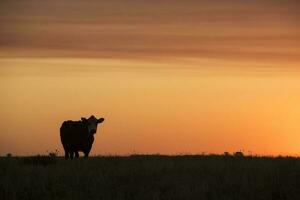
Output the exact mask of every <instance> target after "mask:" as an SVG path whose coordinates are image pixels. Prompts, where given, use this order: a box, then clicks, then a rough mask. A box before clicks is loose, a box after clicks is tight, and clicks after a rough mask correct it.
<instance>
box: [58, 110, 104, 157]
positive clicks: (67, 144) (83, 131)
mask: <svg viewBox="0 0 300 200" xmlns="http://www.w3.org/2000/svg"><path fill="white" fill-rule="evenodd" d="M103 121H104V118H99V119H97V118H96V117H95V116H94V115H92V116H90V117H89V118H88V119H86V118H84V117H82V118H81V120H80V121H71V120H68V121H64V122H63V123H62V125H61V127H60V139H61V143H62V145H63V148H64V150H65V158H66V159H68V158H71V159H73V157H74V154H75V157H76V158H78V157H79V153H78V152H79V151H81V152H83V153H84V156H85V157H88V156H89V153H90V151H91V148H92V145H93V142H94V134H95V133H96V132H97V125H98V124H100V123H102V122H103Z"/></svg>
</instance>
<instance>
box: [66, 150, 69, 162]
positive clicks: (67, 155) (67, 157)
mask: <svg viewBox="0 0 300 200" xmlns="http://www.w3.org/2000/svg"><path fill="white" fill-rule="evenodd" d="M65 159H66V160H68V159H69V152H67V151H65Z"/></svg>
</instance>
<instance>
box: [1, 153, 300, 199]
mask: <svg viewBox="0 0 300 200" xmlns="http://www.w3.org/2000/svg"><path fill="white" fill-rule="evenodd" d="M38 159H42V160H43V159H44V160H43V161H37V160H38ZM45 160H47V158H41V157H40V158H1V159H0V199H3V200H5V199H24V200H26V199H30V200H34V199H116V200H117V199H128V200H129V199H130V200H134V199H143V200H147V199H209V200H214V199H216V200H222V199H228V200H229V199H230V200H234V199H239V200H243V199H245V200H247V199H249V200H250V199H251V200H252V199H255V200H256V199H258V200H260V199H261V200H263V199H267V200H272V199H293V200H297V199H300V159H297V158H289V157H285V158H283V157H281V158H268V157H244V156H243V157H237V156H217V155H214V156H159V155H153V156H139V155H135V156H128V157H117V156H116V157H113V156H110V157H91V158H89V159H77V160H76V159H75V160H64V159H63V158H56V157H54V158H49V160H47V161H45ZM45 163H46V164H45Z"/></svg>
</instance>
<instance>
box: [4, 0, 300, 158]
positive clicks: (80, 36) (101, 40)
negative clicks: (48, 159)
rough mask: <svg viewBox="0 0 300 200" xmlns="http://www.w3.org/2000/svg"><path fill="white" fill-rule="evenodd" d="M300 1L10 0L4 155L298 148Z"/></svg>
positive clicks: (269, 151)
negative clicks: (94, 121)
mask: <svg viewBox="0 0 300 200" xmlns="http://www.w3.org/2000/svg"><path fill="white" fill-rule="evenodd" d="M299 9H300V4H299V2H298V1H296V0H295V1H276V0H275V1H248V2H245V1H222V2H220V1H211V0H210V1H201V2H199V1H179V0H178V1H165V2H164V3H162V2H160V1H129V0H128V1H127V0H125V1H121V0H118V1H117V0H116V1H101V2H99V1H89V2H88V3H87V2H85V1H72V3H71V2H70V1H57V2H53V1H43V2H41V1H32V0H30V1H3V3H2V6H1V7H0V13H1V15H0V27H2V28H1V29H0V93H1V99H0V121H1V123H0V155H5V154H6V153H8V152H11V153H13V154H18V155H31V154H37V153H45V152H46V151H47V150H50V151H52V150H54V149H56V148H57V149H59V150H60V152H63V150H62V147H61V144H60V139H59V127H60V125H61V123H62V121H63V120H66V119H73V120H77V119H80V117H82V116H86V117H88V116H89V115H91V114H94V115H96V116H97V117H104V118H106V121H105V123H103V124H102V125H101V126H100V127H99V130H98V133H97V134H96V140H95V143H94V146H93V149H92V154H94V155H95V154H128V153H162V154H177V153H202V152H206V153H210V152H212V153H222V152H224V151H230V152H232V151H237V150H241V149H242V150H244V151H245V153H248V152H249V151H251V152H252V153H254V154H256V153H257V154H273V155H276V154H290V155H296V154H297V155H299V152H300V142H299V141H300V134H299V133H300V126H299V121H300V104H299V102H300V92H299V91H300V70H299V63H300V26H299V25H300V24H299V21H300V12H299Z"/></svg>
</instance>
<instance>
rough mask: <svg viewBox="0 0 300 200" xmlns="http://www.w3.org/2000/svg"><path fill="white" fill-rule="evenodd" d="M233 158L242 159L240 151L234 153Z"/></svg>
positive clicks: (242, 155)
mask: <svg viewBox="0 0 300 200" xmlns="http://www.w3.org/2000/svg"><path fill="white" fill-rule="evenodd" d="M234 156H235V157H244V154H243V152H241V151H237V152H235V153H234Z"/></svg>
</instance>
